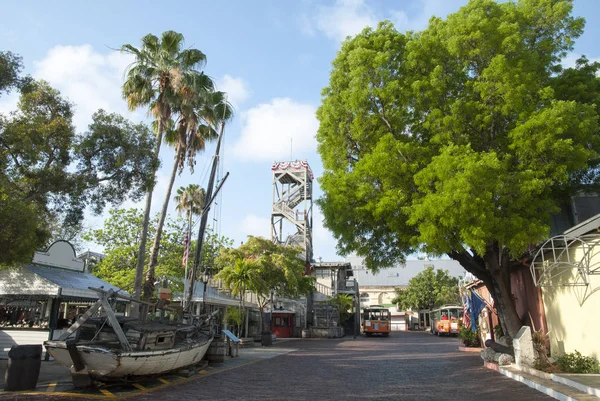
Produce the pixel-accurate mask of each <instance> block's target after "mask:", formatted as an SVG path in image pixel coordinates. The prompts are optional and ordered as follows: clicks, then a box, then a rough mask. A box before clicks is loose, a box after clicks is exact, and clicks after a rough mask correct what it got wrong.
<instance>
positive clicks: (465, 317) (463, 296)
mask: <svg viewBox="0 0 600 401" xmlns="http://www.w3.org/2000/svg"><path fill="white" fill-rule="evenodd" d="M459 289H460V298H461V299H462V303H463V319H462V320H463V326H464V327H467V328H468V327H469V326H470V325H471V317H470V316H469V295H468V293H465V292H463V290H462V286H459Z"/></svg>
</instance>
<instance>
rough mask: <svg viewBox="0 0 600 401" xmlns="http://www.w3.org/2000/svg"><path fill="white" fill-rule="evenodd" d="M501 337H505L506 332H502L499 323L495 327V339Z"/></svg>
mask: <svg viewBox="0 0 600 401" xmlns="http://www.w3.org/2000/svg"><path fill="white" fill-rule="evenodd" d="M500 337H504V331H502V326H501V325H500V323H498V324H497V325H495V326H494V338H496V339H498V338H500Z"/></svg>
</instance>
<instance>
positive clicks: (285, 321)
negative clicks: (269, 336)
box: [271, 309, 296, 338]
mask: <svg viewBox="0 0 600 401" xmlns="http://www.w3.org/2000/svg"><path fill="white" fill-rule="evenodd" d="M295 316H296V313H295V312H293V311H290V310H285V309H275V310H274V311H273V324H272V326H271V331H272V332H273V333H274V334H275V335H276V336H277V338H290V337H293V335H294V320H295Z"/></svg>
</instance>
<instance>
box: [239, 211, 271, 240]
mask: <svg viewBox="0 0 600 401" xmlns="http://www.w3.org/2000/svg"><path fill="white" fill-rule="evenodd" d="M270 225H271V221H270V220H269V219H267V218H265V217H259V216H257V215H255V214H249V215H247V216H246V217H244V219H243V220H242V221H241V222H240V225H239V228H238V230H239V232H240V233H242V234H244V235H253V236H255V237H257V236H260V237H264V238H271V230H270ZM244 241H245V240H244Z"/></svg>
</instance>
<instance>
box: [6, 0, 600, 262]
mask: <svg viewBox="0 0 600 401" xmlns="http://www.w3.org/2000/svg"><path fill="white" fill-rule="evenodd" d="M465 3H466V1H465V0H400V1H392V0H335V1H316V0H298V1H276V0H271V1H268V0H262V1H261V0H256V1H244V0H237V1H228V2H208V1H188V2H177V3H167V2H148V1H127V2H121V1H106V0H105V1H102V2H82V1H61V2H33V1H18V2H7V3H6V4H4V5H3V16H4V18H3V24H2V26H0V43H1V45H0V48H1V49H3V50H4V49H8V50H11V51H13V52H15V53H18V54H20V55H21V56H22V57H23V59H24V63H25V66H26V72H28V73H30V74H32V75H33V76H34V77H35V78H43V79H45V80H47V81H49V82H50V83H51V84H52V85H53V86H54V87H56V88H57V89H59V90H60V91H61V92H62V93H63V94H64V95H65V96H67V97H68V98H69V99H70V100H71V101H72V102H74V103H75V104H76V115H75V124H76V126H77V128H78V130H80V131H83V130H85V127H86V126H87V124H88V123H89V121H90V117H91V115H92V113H93V112H94V111H95V110H97V109H98V108H104V109H106V110H109V111H111V112H119V113H121V114H124V115H126V116H127V117H128V118H130V119H132V120H134V121H142V120H147V117H146V115H145V111H143V110H139V111H137V112H134V113H130V112H128V111H127V110H126V106H125V103H124V102H123V101H122V100H121V97H120V85H121V83H122V78H123V71H124V70H125V68H126V66H127V65H128V64H129V62H130V59H129V58H128V57H127V56H126V55H123V54H120V53H119V52H116V51H114V50H113V49H117V48H119V47H120V46H121V45H122V44H125V43H130V44H133V45H134V46H138V45H139V40H140V38H141V37H142V36H144V35H145V34H147V33H153V34H155V35H160V33H161V32H163V31H165V30H175V31H178V32H181V33H182V34H183V35H184V36H185V38H186V45H187V46H189V47H195V48H198V49H200V50H202V51H203V52H204V53H205V54H206V55H207V58H208V63H207V66H206V69H205V72H206V73H207V74H209V75H210V76H212V77H213V78H214V79H215V80H216V82H217V84H218V87H219V89H220V90H224V91H226V92H228V93H229V96H230V97H229V99H230V101H231V102H232V103H233V104H234V106H235V108H236V118H235V120H234V121H233V122H232V123H231V124H230V125H229V127H228V128H227V129H226V134H225V135H226V136H225V152H224V167H223V169H224V171H229V172H230V178H229V179H228V181H227V183H226V184H225V186H224V189H223V192H222V199H220V200H219V208H220V212H219V213H218V217H219V218H218V221H219V227H220V229H219V231H220V233H221V234H223V235H226V236H228V237H230V238H232V239H234V240H235V242H236V244H239V243H240V241H243V240H244V239H245V238H246V236H247V235H248V234H253V235H262V236H265V237H269V235H270V228H269V227H270V223H269V221H270V212H271V200H272V187H271V185H272V175H271V169H270V168H271V163H272V162H273V161H274V160H277V161H287V160H290V141H291V143H292V155H291V158H292V159H294V160H295V159H307V160H308V162H309V164H310V165H311V167H312V169H313V171H314V172H315V176H316V177H319V176H320V175H321V173H322V166H321V161H320V158H319V156H318V154H317V152H316V141H315V139H314V135H315V133H316V130H317V128H318V122H317V120H316V118H315V114H314V113H315V111H316V108H317V107H318V106H319V103H320V92H321V89H322V88H323V87H324V86H326V85H327V82H328V78H329V71H330V66H331V61H332V60H333V58H334V57H335V54H336V52H337V51H338V49H339V45H340V42H341V40H343V38H345V37H346V35H352V34H355V33H357V32H359V31H360V30H361V29H362V28H364V27H365V26H367V25H371V26H374V25H375V24H376V23H377V22H378V21H380V20H383V19H390V20H392V21H393V22H394V23H395V24H396V27H397V28H398V29H399V30H402V31H403V30H407V29H412V30H420V29H423V28H424V27H426V24H427V21H428V19H429V18H430V17H431V16H432V15H436V16H440V17H445V16H446V15H447V14H448V13H451V12H454V11H456V10H458V8H459V7H460V6H461V5H463V4H465ZM574 15H576V16H583V17H585V18H586V20H587V24H586V29H585V33H584V35H583V36H582V37H581V38H579V40H578V41H577V43H576V45H575V49H574V54H571V55H569V56H568V57H567V59H566V60H565V61H564V64H566V65H571V64H573V63H574V60H575V59H576V58H577V55H580V54H585V55H587V56H588V58H590V59H598V60H600V49H599V48H598V46H597V44H598V43H597V38H600V2H598V1H596V0H575V10H574ZM594 38H596V39H594ZM15 104H16V96H15V95H14V94H13V95H11V96H4V97H2V98H0V112H6V111H8V110H11V109H13V108H14V106H15ZM211 151H212V149H211V148H210V147H209V148H208V149H207V151H206V152H205V153H203V154H201V155H200V156H199V157H198V161H197V167H196V173H195V174H194V175H190V174H189V173H185V174H183V175H182V176H181V177H179V178H178V179H177V181H176V182H175V189H176V188H178V187H179V186H183V185H187V184H188V183H200V184H201V185H203V186H205V185H206V181H207V178H206V169H207V166H208V163H209V158H210V155H211V153H212V152H211ZM161 152H162V153H161V155H162V160H163V166H164V167H163V168H162V169H161V170H160V171H159V176H158V188H157V189H156V190H155V195H154V199H153V210H154V211H157V210H158V208H159V207H160V205H161V204H162V201H163V198H164V190H163V189H162V187H164V185H165V184H166V182H167V179H168V175H169V172H170V167H171V160H172V157H173V153H172V151H171V150H169V149H167V148H163V149H162V151H161ZM314 194H315V198H317V197H319V196H320V195H321V192H320V190H319V188H318V184H317V182H316V180H315V191H314ZM123 206H124V207H131V206H138V207H140V208H141V202H139V203H137V204H135V203H133V202H127V203H126V204H125V205H123ZM170 210H171V213H173V214H175V212H174V207H173V202H171V208H170ZM314 216H315V228H314V233H313V238H314V240H313V242H314V249H315V253H314V256H315V258H316V257H319V256H321V257H322V258H323V260H326V261H331V260H339V259H341V257H339V256H337V255H336V252H335V245H336V244H335V240H334V238H333V237H332V236H331V234H330V233H329V232H327V230H326V229H324V228H323V226H322V223H321V220H322V216H321V214H320V212H319V211H318V209H317V208H316V206H315V215H314ZM86 225H87V226H89V227H92V228H99V227H101V225H102V216H100V217H92V216H89V217H88V218H87V219H86ZM290 231H291V230H290ZM290 233H291V232H290ZM90 247H91V248H92V250H94V246H93V244H90Z"/></svg>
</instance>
